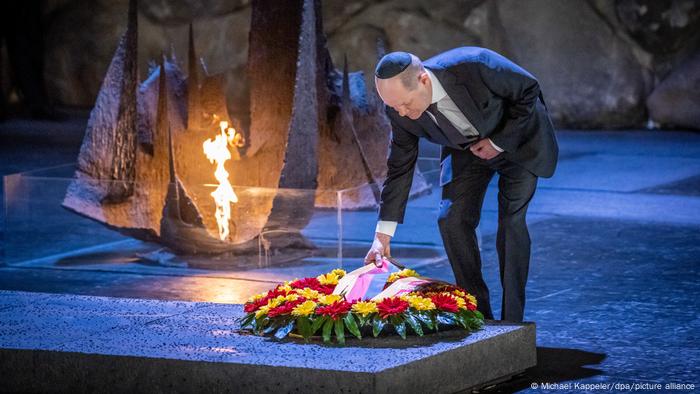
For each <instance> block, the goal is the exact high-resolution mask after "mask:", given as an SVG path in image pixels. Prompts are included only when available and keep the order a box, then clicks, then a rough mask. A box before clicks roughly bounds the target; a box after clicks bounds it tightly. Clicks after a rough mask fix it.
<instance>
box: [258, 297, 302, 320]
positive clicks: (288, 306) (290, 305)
mask: <svg viewBox="0 0 700 394" xmlns="http://www.w3.org/2000/svg"><path fill="white" fill-rule="evenodd" d="M304 301H306V299H305V298H304V297H299V298H297V299H296V301H287V302H285V303H283V304H282V305H280V306H278V307H275V308H272V309H270V310H269V311H268V312H267V317H275V316H279V315H288V314H290V313H292V310H293V309H294V308H295V307H296V306H297V305H299V304H301V303H302V302H304Z"/></svg>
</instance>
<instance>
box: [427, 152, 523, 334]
mask: <svg viewBox="0 0 700 394" xmlns="http://www.w3.org/2000/svg"><path fill="white" fill-rule="evenodd" d="M458 154H468V155H472V153H471V152H470V151H466V152H459V153H458ZM495 173H498V175H499V180H498V233H497V235H496V250H497V252H498V262H499V268H500V277H501V286H502V288H503V298H502V302H501V319H502V320H508V321H514V322H520V321H522V320H523V313H524V310H525V284H526V283H527V275H528V269H529V266H530V235H529V233H528V229H527V224H526V223H525V215H526V213H527V207H528V205H529V203H530V200H531V199H532V196H533V195H534V193H535V188H536V186H537V177H536V176H535V175H533V174H532V173H531V172H529V171H528V170H526V169H524V168H522V167H520V166H519V165H517V164H515V163H513V162H510V161H508V160H507V159H505V158H504V157H503V154H500V155H498V156H496V157H495V158H493V159H491V160H483V159H480V158H478V157H476V156H474V157H473V160H471V163H470V164H468V165H467V166H466V168H465V169H464V172H463V174H460V176H458V177H457V178H456V179H454V180H453V181H452V182H450V183H448V184H446V185H444V186H443V189H442V201H441V202H440V215H439V218H438V226H439V228H440V235H441V236H442V241H443V244H444V246H445V252H446V253H447V257H448V259H449V261H450V265H451V266H452V270H453V272H454V275H455V279H456V282H457V285H458V286H460V287H463V288H464V289H466V290H467V291H469V292H470V293H471V294H473V295H474V296H475V297H476V300H477V308H478V310H479V311H481V313H483V315H484V317H485V318H487V319H493V312H492V311H491V303H490V300H489V289H488V287H487V285H486V282H484V278H483V276H482V273H481V255H480V253H479V245H478V243H477V239H476V227H477V226H478V225H479V219H480V216H481V207H482V205H483V202H484V195H485V194H486V189H487V187H488V184H489V182H490V181H491V179H492V178H493V176H494V174H495Z"/></svg>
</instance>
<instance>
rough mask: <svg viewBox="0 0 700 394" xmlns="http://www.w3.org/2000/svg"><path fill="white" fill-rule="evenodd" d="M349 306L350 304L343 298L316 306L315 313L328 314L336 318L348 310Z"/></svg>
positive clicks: (350, 306)
mask: <svg viewBox="0 0 700 394" xmlns="http://www.w3.org/2000/svg"><path fill="white" fill-rule="evenodd" d="M351 308H352V304H351V303H349V302H347V301H345V300H342V301H336V302H334V303H332V304H330V305H326V306H321V307H318V308H317V309H316V314H318V315H325V316H330V317H331V318H332V319H333V320H338V318H340V317H341V316H344V315H345V314H346V313H348V312H350V309H351Z"/></svg>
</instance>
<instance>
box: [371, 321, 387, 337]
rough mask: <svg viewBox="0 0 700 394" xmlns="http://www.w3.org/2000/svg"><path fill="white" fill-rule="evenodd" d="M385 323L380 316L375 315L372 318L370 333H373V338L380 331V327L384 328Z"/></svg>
mask: <svg viewBox="0 0 700 394" xmlns="http://www.w3.org/2000/svg"><path fill="white" fill-rule="evenodd" d="M385 325H386V321H384V320H382V318H380V317H377V318H376V319H374V321H373V322H372V335H374V336H375V338H376V337H377V336H379V333H380V332H382V328H384V326H385Z"/></svg>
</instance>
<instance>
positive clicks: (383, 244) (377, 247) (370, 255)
mask: <svg viewBox="0 0 700 394" xmlns="http://www.w3.org/2000/svg"><path fill="white" fill-rule="evenodd" d="M390 242H391V237H390V236H388V235H386V234H382V233H375V235H374V242H372V247H371V248H370V249H369V252H367V256H365V265H367V264H370V263H374V265H376V266H377V267H380V266H381V265H382V258H383V257H385V256H386V257H391V250H390V246H389V243H390Z"/></svg>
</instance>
